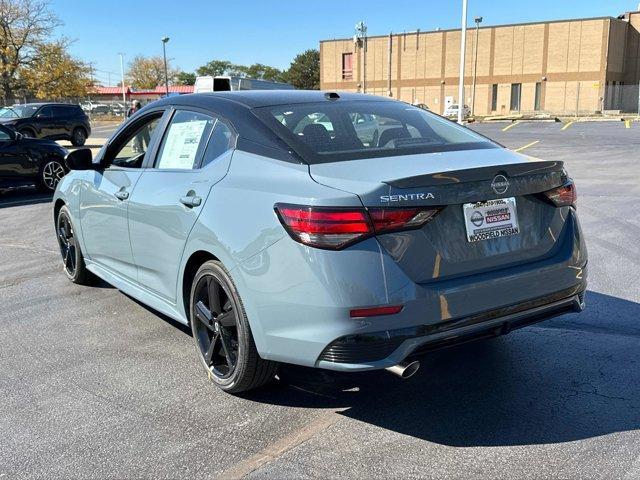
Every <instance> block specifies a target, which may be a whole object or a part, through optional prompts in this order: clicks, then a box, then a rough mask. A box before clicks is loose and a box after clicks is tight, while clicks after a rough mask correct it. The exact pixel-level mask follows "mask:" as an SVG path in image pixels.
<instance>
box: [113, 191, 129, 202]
mask: <svg viewBox="0 0 640 480" xmlns="http://www.w3.org/2000/svg"><path fill="white" fill-rule="evenodd" d="M113 195H114V196H115V197H116V198H117V199H118V200H126V199H127V198H129V192H127V191H126V190H118V191H117V192H116V193H114V194H113Z"/></svg>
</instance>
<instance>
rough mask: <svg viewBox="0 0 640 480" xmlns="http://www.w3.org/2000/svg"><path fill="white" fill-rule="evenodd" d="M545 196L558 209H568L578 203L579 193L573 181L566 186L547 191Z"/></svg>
mask: <svg viewBox="0 0 640 480" xmlns="http://www.w3.org/2000/svg"><path fill="white" fill-rule="evenodd" d="M544 195H545V196H546V197H547V198H548V199H549V200H551V201H552V202H553V204H554V205H555V206H556V207H568V206H570V205H574V206H575V204H576V202H577V201H578V192H577V191H576V186H575V184H574V183H573V180H569V181H568V182H567V183H565V184H564V185H562V186H560V187H557V188H553V189H551V190H547V191H546V192H544Z"/></svg>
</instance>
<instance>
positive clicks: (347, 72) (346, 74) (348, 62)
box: [342, 53, 353, 80]
mask: <svg viewBox="0 0 640 480" xmlns="http://www.w3.org/2000/svg"><path fill="white" fill-rule="evenodd" d="M352 78H353V53H343V54H342V79H343V80H351V79H352Z"/></svg>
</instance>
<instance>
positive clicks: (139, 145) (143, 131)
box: [112, 112, 162, 168]
mask: <svg viewBox="0 0 640 480" xmlns="http://www.w3.org/2000/svg"><path fill="white" fill-rule="evenodd" d="M161 118H162V112H159V113H158V114H157V115H155V116H152V117H151V118H150V119H147V120H146V121H145V122H143V123H142V125H140V124H138V125H137V126H136V127H134V130H133V131H131V132H130V133H129V135H127V134H126V133H125V138H124V139H123V140H122V142H123V144H121V145H122V146H121V147H120V148H119V149H118V150H117V152H116V154H115V155H114V157H113V161H112V164H113V165H114V166H117V167H127V168H140V167H142V162H143V161H144V156H145V154H146V153H147V150H148V149H149V145H150V144H151V139H152V137H153V134H154V133H155V130H156V129H157V128H158V125H159V124H160V119H161Z"/></svg>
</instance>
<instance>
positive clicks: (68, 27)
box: [51, 0, 640, 84]
mask: <svg viewBox="0 0 640 480" xmlns="http://www.w3.org/2000/svg"><path fill="white" fill-rule="evenodd" d="M638 1H640V0H635V1H629V0H581V1H577V0H534V1H532V0H469V22H470V23H473V17H474V16H476V15H482V16H483V17H484V19H485V25H499V24H505V23H518V22H533V21H539V20H554V19H563V18H579V17H599V16H613V17H615V16H617V15H619V14H620V13H623V12H625V11H628V10H635V9H636V7H637V5H638ZM461 3H462V2H461V0H439V1H436V0H414V1H409V0H359V1H352V0H338V1H337V0H314V1H308V0H297V1H292V0H239V1H236V0H227V1H226V2H222V1H220V0H173V1H165V0H155V1H152V0H127V1H121V0H118V1H111V2H108V1H104V0H102V1H96V0H89V1H86V2H80V1H77V0H52V1H51V8H52V10H53V11H55V12H56V14H57V15H58V16H59V17H60V18H61V19H62V21H63V22H64V26H62V27H61V28H60V29H59V31H58V33H59V34H62V35H65V36H67V37H69V38H71V39H73V40H75V43H74V44H73V46H72V51H73V53H74V54H75V55H77V56H79V57H80V58H82V59H83V60H85V61H87V62H92V63H93V65H94V67H95V68H96V69H98V71H97V72H96V75H97V77H98V80H100V81H101V82H102V83H103V84H106V83H107V81H108V74H107V73H105V72H107V71H111V72H114V74H117V75H119V72H120V64H119V58H118V52H124V53H125V54H126V57H125V61H127V59H129V60H130V59H131V58H133V57H134V56H135V55H137V54H143V55H161V54H162V44H161V42H160V38H161V37H163V36H165V35H167V36H169V37H171V41H170V42H169V44H168V48H167V52H168V53H167V55H168V57H169V58H170V59H171V62H172V65H173V66H175V67H180V68H181V69H183V70H186V71H193V70H195V69H196V68H197V67H198V66H200V65H202V64H204V63H206V62H207V61H209V60H211V59H221V60H230V61H232V62H235V63H240V64H251V63H256V62H259V63H264V64H268V65H273V66H275V67H279V68H286V67H288V65H289V63H290V61H291V60H292V59H293V57H294V56H295V55H296V54H297V53H299V52H302V51H304V50H306V49H308V48H318V41H319V40H324V39H331V38H345V37H350V36H352V35H353V33H354V31H353V29H354V25H355V23H356V22H357V21H359V20H364V21H365V22H366V23H367V25H368V29H369V34H370V35H381V34H387V33H389V32H390V31H393V32H402V31H405V30H406V31H413V30H416V29H417V28H419V29H421V30H433V29H436V28H438V27H440V28H443V29H446V28H457V27H459V26H460V14H461ZM114 74H112V75H111V82H112V83H113V84H115V83H116V82H117V81H118V76H117V75H114Z"/></svg>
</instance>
